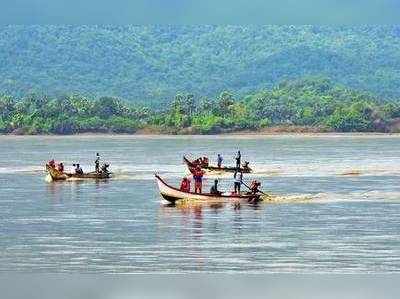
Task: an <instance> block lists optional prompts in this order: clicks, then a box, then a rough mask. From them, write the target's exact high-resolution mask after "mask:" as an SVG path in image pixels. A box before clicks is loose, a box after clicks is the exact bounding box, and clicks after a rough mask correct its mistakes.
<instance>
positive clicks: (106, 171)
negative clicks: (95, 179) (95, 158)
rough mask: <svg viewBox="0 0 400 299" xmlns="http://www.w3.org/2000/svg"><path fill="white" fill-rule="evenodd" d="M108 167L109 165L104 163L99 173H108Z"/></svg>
mask: <svg viewBox="0 0 400 299" xmlns="http://www.w3.org/2000/svg"><path fill="white" fill-rule="evenodd" d="M108 167H110V164H107V163H104V164H103V165H102V166H101V172H102V173H109V171H108Z"/></svg>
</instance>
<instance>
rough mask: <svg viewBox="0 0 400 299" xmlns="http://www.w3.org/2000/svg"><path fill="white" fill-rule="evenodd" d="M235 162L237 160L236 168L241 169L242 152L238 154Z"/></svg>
mask: <svg viewBox="0 0 400 299" xmlns="http://www.w3.org/2000/svg"><path fill="white" fill-rule="evenodd" d="M235 160H236V168H240V165H241V164H242V163H241V160H242V154H241V153H240V151H238V152H237V154H236V157H235Z"/></svg>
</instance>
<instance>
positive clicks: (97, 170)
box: [47, 153, 110, 175]
mask: <svg viewBox="0 0 400 299" xmlns="http://www.w3.org/2000/svg"><path fill="white" fill-rule="evenodd" d="M47 165H48V166H49V167H51V168H53V169H57V170H58V171H59V172H60V173H64V163H63V162H60V163H57V164H56V162H55V161H54V159H52V160H50V161H49V162H48V163H47ZM72 166H74V167H75V168H74V171H75V174H76V175H83V174H84V172H83V169H82V167H81V165H80V164H79V163H74V164H72ZM109 166H110V165H109V164H107V163H104V164H103V165H102V166H101V167H100V154H99V153H96V160H95V161H94V168H95V173H98V174H101V173H109V170H108V167H109Z"/></svg>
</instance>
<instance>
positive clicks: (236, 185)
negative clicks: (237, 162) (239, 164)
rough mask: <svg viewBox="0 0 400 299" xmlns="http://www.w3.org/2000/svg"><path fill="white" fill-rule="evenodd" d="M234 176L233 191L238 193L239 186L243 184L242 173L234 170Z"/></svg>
mask: <svg viewBox="0 0 400 299" xmlns="http://www.w3.org/2000/svg"><path fill="white" fill-rule="evenodd" d="M233 178H234V188H235V193H236V194H240V187H241V186H242V184H243V173H242V172H241V171H240V170H239V171H235V174H234V175H233Z"/></svg>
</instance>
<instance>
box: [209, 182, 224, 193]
mask: <svg viewBox="0 0 400 299" xmlns="http://www.w3.org/2000/svg"><path fill="white" fill-rule="evenodd" d="M210 193H211V194H214V195H221V192H220V191H218V180H217V179H216V180H215V181H214V185H213V186H212V187H211V189H210Z"/></svg>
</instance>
